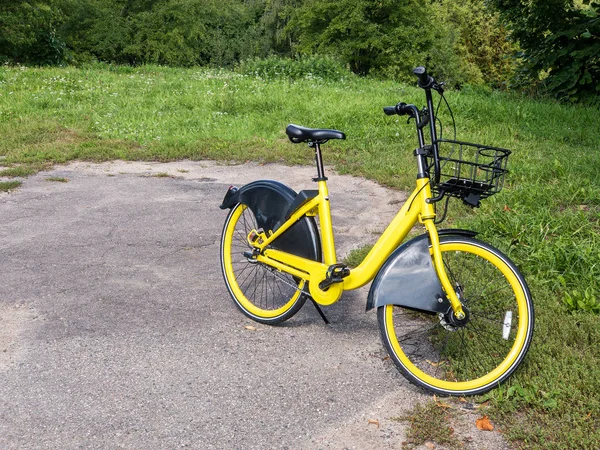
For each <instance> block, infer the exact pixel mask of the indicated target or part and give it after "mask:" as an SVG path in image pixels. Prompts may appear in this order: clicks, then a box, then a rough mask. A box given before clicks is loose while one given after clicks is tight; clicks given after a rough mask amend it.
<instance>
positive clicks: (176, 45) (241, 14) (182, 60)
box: [124, 0, 254, 67]
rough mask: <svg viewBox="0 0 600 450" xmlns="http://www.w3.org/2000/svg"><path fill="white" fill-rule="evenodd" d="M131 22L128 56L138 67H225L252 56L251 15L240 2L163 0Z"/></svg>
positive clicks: (126, 50)
mask: <svg viewBox="0 0 600 450" xmlns="http://www.w3.org/2000/svg"><path fill="white" fill-rule="evenodd" d="M131 20H132V22H133V23H132V30H133V34H132V37H131V43H130V45H128V46H127V47H126V48H125V49H124V54H125V55H126V56H127V58H128V59H129V60H131V61H134V62H136V63H155V64H164V65H173V66H193V65H212V66H217V67H224V66H231V65H233V64H234V63H235V62H237V61H239V60H240V59H243V58H245V57H248V56H250V55H252V54H253V52H252V50H253V48H252V47H253V45H254V41H253V36H252V35H249V34H248V30H249V29H250V25H251V22H252V21H251V17H250V15H249V12H248V10H247V8H245V6H244V4H243V3H241V2H239V1H236V0H172V1H162V2H157V3H156V4H155V6H154V7H153V8H152V9H151V10H149V11H144V12H141V13H139V14H137V15H135V16H133V17H132V19H131Z"/></svg>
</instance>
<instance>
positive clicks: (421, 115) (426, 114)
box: [383, 66, 444, 183]
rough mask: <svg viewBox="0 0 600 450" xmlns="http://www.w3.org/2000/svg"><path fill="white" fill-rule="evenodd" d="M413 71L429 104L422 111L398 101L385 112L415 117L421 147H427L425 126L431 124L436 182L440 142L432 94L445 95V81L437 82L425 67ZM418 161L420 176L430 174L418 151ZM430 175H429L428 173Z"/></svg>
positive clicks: (438, 170)
mask: <svg viewBox="0 0 600 450" xmlns="http://www.w3.org/2000/svg"><path fill="white" fill-rule="evenodd" d="M413 73H414V74H415V75H416V76H417V78H418V80H419V82H418V85H419V87H420V88H422V89H424V90H425V98H426V100H427V106H426V108H424V109H423V110H422V111H421V112H420V111H419V109H418V108H417V107H416V106H415V105H407V104H406V103H404V102H400V103H397V104H396V105H395V106H386V107H384V108H383V112H384V113H385V114H386V115H388V116H393V115H396V114H397V115H399V116H404V115H408V116H409V117H410V118H414V119H415V124H416V127H417V137H418V140H419V149H424V148H425V136H424V134H423V128H424V127H425V126H426V125H429V134H430V136H429V138H430V139H431V146H430V148H431V150H432V156H433V177H434V182H435V183H438V182H439V177H440V162H439V156H438V144H437V130H436V127H435V112H434V105H433V99H432V96H431V90H432V89H433V90H435V91H437V92H438V93H439V94H440V95H442V96H443V93H444V89H443V86H444V84H443V83H439V84H438V83H437V82H436V81H435V80H434V78H433V77H432V76H431V75H429V74H428V73H427V70H426V69H425V67H422V66H419V67H417V68H415V69H414V70H413ZM416 155H417V161H418V166H419V176H420V175H424V174H426V173H427V174H428V173H429V169H428V168H427V167H426V159H425V156H424V154H423V153H417V154H416ZM427 176H428V175H427Z"/></svg>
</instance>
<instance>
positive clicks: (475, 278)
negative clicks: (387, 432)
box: [377, 236, 533, 395]
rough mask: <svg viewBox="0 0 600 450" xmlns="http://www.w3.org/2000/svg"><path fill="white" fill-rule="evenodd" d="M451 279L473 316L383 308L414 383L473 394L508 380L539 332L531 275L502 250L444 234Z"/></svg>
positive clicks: (391, 345) (398, 356) (389, 334)
mask: <svg viewBox="0 0 600 450" xmlns="http://www.w3.org/2000/svg"><path fill="white" fill-rule="evenodd" d="M440 250H441V252H442V258H443V261H444V266H445V269H446V272H447V274H448V277H449V279H450V282H451V283H452V285H453V286H454V289H455V290H456V294H457V296H458V298H459V299H460V301H461V303H462V305H463V309H464V310H465V312H466V314H467V317H466V319H463V320H458V319H456V317H454V315H453V314H452V313H451V311H449V312H448V313H446V314H432V313H430V312H421V311H417V310H413V309H407V308H404V307H401V306H396V305H385V306H381V307H379V308H378V310H377V318H378V322H379V329H380V332H381V337H382V340H383V343H384V345H385V347H386V348H387V350H388V352H389V354H390V356H391V358H392V360H393V361H394V363H395V365H396V366H397V368H398V369H399V370H400V372H401V373H402V374H403V375H404V376H405V377H406V378H407V379H408V380H409V381H410V382H412V383H413V384H416V385H418V386H420V387H422V388H425V389H426V390H428V391H431V392H435V393H438V394H442V395H475V394H482V393H484V392H487V391H489V390H490V389H493V388H494V387H496V386H498V385H499V384H500V383H502V382H503V381H505V380H506V379H507V378H508V377H509V376H510V375H511V374H512V373H513V372H514V371H515V369H516V368H517V367H518V366H519V364H520V363H521V362H522V361H523V358H524V357H525V354H526V353H527V349H528V348H529V345H530V343H531V339H532V336H533V303H532V300H531V294H530V293H529V289H528V287H527V284H526V282H525V279H524V278H523V276H522V275H521V273H520V272H519V270H518V269H517V268H516V266H515V265H514V264H513V263H512V262H511V261H510V260H509V259H508V258H507V257H506V256H505V255H504V254H502V253H501V252H500V251H499V250H497V249H495V248H494V247H492V246H490V245H488V244H485V243H483V242H480V241H478V240H476V239H472V238H468V237H462V236H441V237H440Z"/></svg>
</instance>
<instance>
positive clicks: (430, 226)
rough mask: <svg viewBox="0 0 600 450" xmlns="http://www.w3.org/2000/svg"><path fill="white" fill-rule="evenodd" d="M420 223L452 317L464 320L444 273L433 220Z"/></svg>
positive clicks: (450, 284) (459, 305)
mask: <svg viewBox="0 0 600 450" xmlns="http://www.w3.org/2000/svg"><path fill="white" fill-rule="evenodd" d="M422 223H423V224H424V225H425V228H426V229H427V233H428V234H429V240H430V242H431V253H432V255H431V256H432V259H433V266H434V267H435V271H436V273H437V276H438V279H439V280H440V284H441V285H442V288H443V289H444V291H445V292H446V297H448V300H449V301H450V305H451V306H452V310H453V311H454V316H455V317H456V318H457V319H458V320H463V319H464V318H465V312H464V311H463V307H462V304H461V303H460V300H459V298H458V295H457V294H456V290H455V289H454V286H452V282H451V281H450V279H449V278H448V273H447V272H446V268H445V267H444V261H443V259H442V251H441V250H440V238H439V236H438V232H437V228H436V227H435V224H434V223H433V219H426V220H422Z"/></svg>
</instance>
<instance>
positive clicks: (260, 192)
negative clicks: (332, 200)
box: [221, 180, 321, 261]
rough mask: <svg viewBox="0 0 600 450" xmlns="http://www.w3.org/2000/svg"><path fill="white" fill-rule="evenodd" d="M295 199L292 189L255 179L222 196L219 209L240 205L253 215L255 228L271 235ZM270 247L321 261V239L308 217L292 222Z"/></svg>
mask: <svg viewBox="0 0 600 450" xmlns="http://www.w3.org/2000/svg"><path fill="white" fill-rule="evenodd" d="M296 196H297V194H296V192H294V190H293V189H291V188H289V187H288V186H286V185H284V184H282V183H280V182H278V181H273V180H259V181H253V182H252V183H249V184H247V185H245V186H242V187H241V188H239V189H238V190H237V192H235V193H234V194H233V195H231V196H230V197H229V198H227V196H226V199H225V200H224V201H223V204H222V205H221V206H222V207H224V208H232V207H234V206H235V205H237V204H238V203H243V204H245V205H247V206H248V207H249V208H250V209H251V210H252V212H253V213H254V216H255V217H256V222H257V225H258V227H259V228H262V229H264V230H265V231H266V232H268V231H270V230H272V231H273V232H274V231H276V230H277V229H278V228H279V227H280V226H281V224H283V223H284V222H285V221H286V213H287V212H288V210H289V209H290V206H291V205H292V203H293V202H294V200H295V199H296ZM271 247H273V248H276V249H279V250H283V251H286V252H288V253H291V254H293V255H297V256H302V257H304V258H308V259H312V260H313V261H321V239H320V237H319V233H318V228H317V225H316V222H315V220H314V219H313V218H312V217H303V218H302V219H301V220H299V221H298V222H296V223H295V224H294V225H292V226H291V227H290V228H289V229H288V230H287V231H286V232H285V233H283V234H282V235H281V236H280V237H279V238H277V239H276V240H275V241H273V243H272V244H271Z"/></svg>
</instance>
